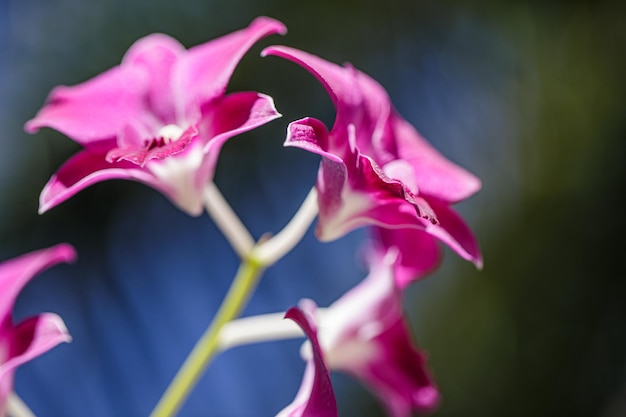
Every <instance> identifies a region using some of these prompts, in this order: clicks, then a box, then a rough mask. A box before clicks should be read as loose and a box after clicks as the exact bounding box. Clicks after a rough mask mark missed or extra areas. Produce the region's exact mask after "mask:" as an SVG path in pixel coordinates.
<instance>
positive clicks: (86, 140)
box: [25, 67, 147, 145]
mask: <svg viewBox="0 0 626 417" xmlns="http://www.w3.org/2000/svg"><path fill="white" fill-rule="evenodd" d="M146 83H147V77H146V74H145V72H144V71H142V70H139V69H134V68H121V67H115V68H112V69H110V70H108V71H106V72H104V73H102V74H100V75H98V76H97V77H95V78H93V79H91V80H89V81H86V82H84V83H82V84H78V85H76V86H73V87H65V86H60V87H57V88H55V89H54V90H52V92H51V93H50V96H49V98H48V100H47V103H46V105H45V106H44V107H43V108H42V109H41V110H40V111H39V113H37V115H36V116H35V118H33V119H32V120H30V121H28V122H27V123H26V126H25V129H26V131H27V132H29V133H35V132H36V131H38V130H39V129H40V128H42V127H51V128H53V129H56V130H58V131H60V132H62V133H64V134H66V135H67V136H69V137H71V138H72V139H74V140H75V141H76V142H78V143H80V144H81V145H88V144H90V143H91V142H96V141H100V140H105V139H111V138H114V137H115V136H116V135H117V134H118V132H119V131H121V129H122V128H123V127H124V126H125V125H126V124H128V123H129V122H130V121H131V120H138V119H143V118H145V114H146V109H145V106H144V98H143V94H144V92H145V90H146V88H147V84H146Z"/></svg>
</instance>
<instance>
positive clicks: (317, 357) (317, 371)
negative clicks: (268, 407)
mask: <svg viewBox="0 0 626 417" xmlns="http://www.w3.org/2000/svg"><path fill="white" fill-rule="evenodd" d="M285 318H288V319H291V320H293V321H294V322H296V324H297V325H298V326H300V328H302V331H304V334H306V336H307V337H308V338H309V341H310V343H311V348H312V349H311V350H312V357H311V359H309V361H308V363H307V367H306V370H305V373H304V378H303V380H302V385H301V386H300V390H299V391H298V394H297V395H296V398H295V399H294V401H293V402H292V403H291V404H290V405H288V406H287V407H286V408H284V409H283V410H282V411H281V412H280V413H278V414H277V417H337V415H338V411H337V401H336V400H335V393H334V392H333V387H332V385H331V382H330V376H329V374H328V370H327V369H326V365H325V364H324V359H323V357H322V350H321V348H320V345H319V342H318V340H317V328H316V326H315V323H314V322H313V319H312V318H311V317H310V316H309V315H308V313H305V312H303V311H302V310H300V309H299V308H297V307H292V308H290V309H289V310H287V313H286V314H285Z"/></svg>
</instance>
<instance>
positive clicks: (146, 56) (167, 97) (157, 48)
mask: <svg viewBox="0 0 626 417" xmlns="http://www.w3.org/2000/svg"><path fill="white" fill-rule="evenodd" d="M185 53H186V50H185V48H184V47H183V46H182V45H181V44H180V43H179V42H178V41H177V40H176V39H174V38H172V37H170V36H167V35H164V34H161V33H155V34H152V35H148V36H146V37H144V38H142V39H139V40H138V41H137V42H135V43H134V44H133V45H132V46H131V47H130V49H129V50H128V52H126V55H124V58H123V59H122V66H124V67H136V68H142V69H144V70H145V71H146V72H147V73H148V74H149V78H150V81H149V91H148V100H149V104H150V108H151V109H152V111H153V112H154V113H155V114H156V115H157V116H158V117H159V118H160V120H161V121H163V122H164V123H165V124H169V123H175V122H176V109H175V107H174V101H173V99H172V97H173V91H172V82H171V73H172V68H173V66H174V63H175V62H176V60H177V59H179V57H181V56H183V55H184V54H185Z"/></svg>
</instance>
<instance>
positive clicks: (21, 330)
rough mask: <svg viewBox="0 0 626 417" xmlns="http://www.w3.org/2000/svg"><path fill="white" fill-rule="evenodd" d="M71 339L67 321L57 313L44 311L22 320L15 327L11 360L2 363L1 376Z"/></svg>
mask: <svg viewBox="0 0 626 417" xmlns="http://www.w3.org/2000/svg"><path fill="white" fill-rule="evenodd" d="M71 340H72V337H71V336H70V334H69V333H68V331H67V328H66V327H65V323H63V320H62V319H61V317H59V316H58V315H56V314H53V313H43V314H39V315H37V316H35V317H31V318H29V319H26V320H24V321H22V322H21V323H20V324H18V325H17V326H16V327H15V328H14V332H13V338H12V340H11V341H10V354H9V360H8V361H6V362H5V363H3V364H2V365H0V366H1V370H0V378H2V376H3V375H4V374H5V373H8V372H10V371H12V370H13V369H15V368H16V367H18V366H20V365H22V364H24V363H26V362H28V361H30V360H32V359H33V358H36V357H37V356H40V355H41V354H43V353H45V352H47V351H49V350H50V349H52V348H53V347H55V346H56V345H58V344H59V343H62V342H66V343H67V342H70V341H71Z"/></svg>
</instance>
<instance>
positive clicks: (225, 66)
mask: <svg viewBox="0 0 626 417" xmlns="http://www.w3.org/2000/svg"><path fill="white" fill-rule="evenodd" d="M286 31H287V29H286V28H285V26H284V25H283V24H282V23H280V22H278V21H277V20H274V19H270V18H267V17H259V18H257V19H255V20H254V21H253V22H252V23H251V24H250V26H248V27H247V28H245V29H242V30H239V31H237V32H233V33H230V34H228V35H225V36H222V37H220V38H217V39H215V40H213V41H210V42H207V43H204V44H202V45H198V46H195V47H193V48H190V49H189V51H188V53H187V54H186V55H185V56H183V57H181V59H180V60H179V61H177V62H176V64H175V67H174V73H173V81H174V84H173V86H174V93H175V99H176V102H177V108H178V109H179V110H182V114H179V116H183V115H184V116H185V117H187V118H190V117H193V116H194V109H195V108H197V106H198V105H199V104H201V103H207V102H209V101H211V100H212V99H214V98H217V97H219V96H221V95H223V94H224V93H225V91H226V86H227V84H228V81H229V79H230V77H231V75H232V73H233V71H234V69H235V67H236V66H237V64H238V63H239V61H240V60H241V58H242V57H243V55H244V54H245V53H246V52H247V51H248V50H249V49H250V48H251V47H252V46H253V45H254V44H255V43H256V42H257V41H258V40H260V39H261V38H263V37H265V36H268V35H272V34H278V33H280V34H284V33H286Z"/></svg>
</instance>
